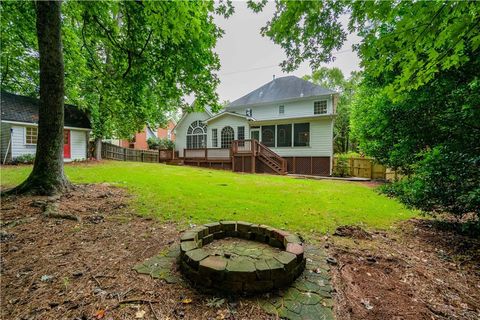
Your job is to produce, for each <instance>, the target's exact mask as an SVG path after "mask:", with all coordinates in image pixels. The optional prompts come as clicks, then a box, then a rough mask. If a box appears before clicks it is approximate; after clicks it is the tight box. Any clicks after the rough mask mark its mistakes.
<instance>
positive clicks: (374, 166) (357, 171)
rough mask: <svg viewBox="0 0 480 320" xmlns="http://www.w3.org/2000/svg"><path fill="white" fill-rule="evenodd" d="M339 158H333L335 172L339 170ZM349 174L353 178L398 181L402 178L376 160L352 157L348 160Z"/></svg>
mask: <svg viewBox="0 0 480 320" xmlns="http://www.w3.org/2000/svg"><path fill="white" fill-rule="evenodd" d="M337 164H338V157H337V156H335V157H334V158H333V171H334V172H335V170H336V169H337ZM347 172H348V175H349V176H351V177H360V178H369V179H373V180H375V179H383V180H396V179H398V178H399V177H400V175H398V174H397V172H396V171H394V170H392V169H390V168H387V167H385V166H383V165H381V164H379V163H376V162H375V160H374V159H370V158H360V157H351V158H348V159H347Z"/></svg>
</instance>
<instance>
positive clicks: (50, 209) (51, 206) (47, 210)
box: [43, 202, 82, 222]
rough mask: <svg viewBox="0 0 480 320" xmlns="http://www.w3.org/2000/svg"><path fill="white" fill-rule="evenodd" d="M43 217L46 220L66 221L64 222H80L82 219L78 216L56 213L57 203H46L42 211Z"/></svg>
mask: <svg viewBox="0 0 480 320" xmlns="http://www.w3.org/2000/svg"><path fill="white" fill-rule="evenodd" d="M43 216H44V217H46V218H54V219H66V220H73V221H78V222H82V218H80V216H77V215H74V214H68V213H61V212H58V203H57V202H47V204H46V205H45V207H44V209H43Z"/></svg>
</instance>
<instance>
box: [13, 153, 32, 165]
mask: <svg viewBox="0 0 480 320" xmlns="http://www.w3.org/2000/svg"><path fill="white" fill-rule="evenodd" d="M33 162H35V155H34V154H22V155H21V156H18V157H16V158H14V159H13V161H12V164H20V163H21V164H32V163H33Z"/></svg>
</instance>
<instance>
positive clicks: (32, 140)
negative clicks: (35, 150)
mask: <svg viewBox="0 0 480 320" xmlns="http://www.w3.org/2000/svg"><path fill="white" fill-rule="evenodd" d="M37 137H38V127H25V144H31V145H35V144H37Z"/></svg>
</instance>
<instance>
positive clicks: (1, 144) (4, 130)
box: [0, 122, 12, 163]
mask: <svg viewBox="0 0 480 320" xmlns="http://www.w3.org/2000/svg"><path fill="white" fill-rule="evenodd" d="M11 127H12V126H11V125H10V124H9V123H4V122H2V123H1V129H0V134H1V137H0V154H1V161H2V163H3V160H4V159H5V154H6V153H7V152H8V156H7V159H6V160H7V161H11V160H12V153H11V147H10V148H8V143H9V142H10V128H11Z"/></svg>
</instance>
